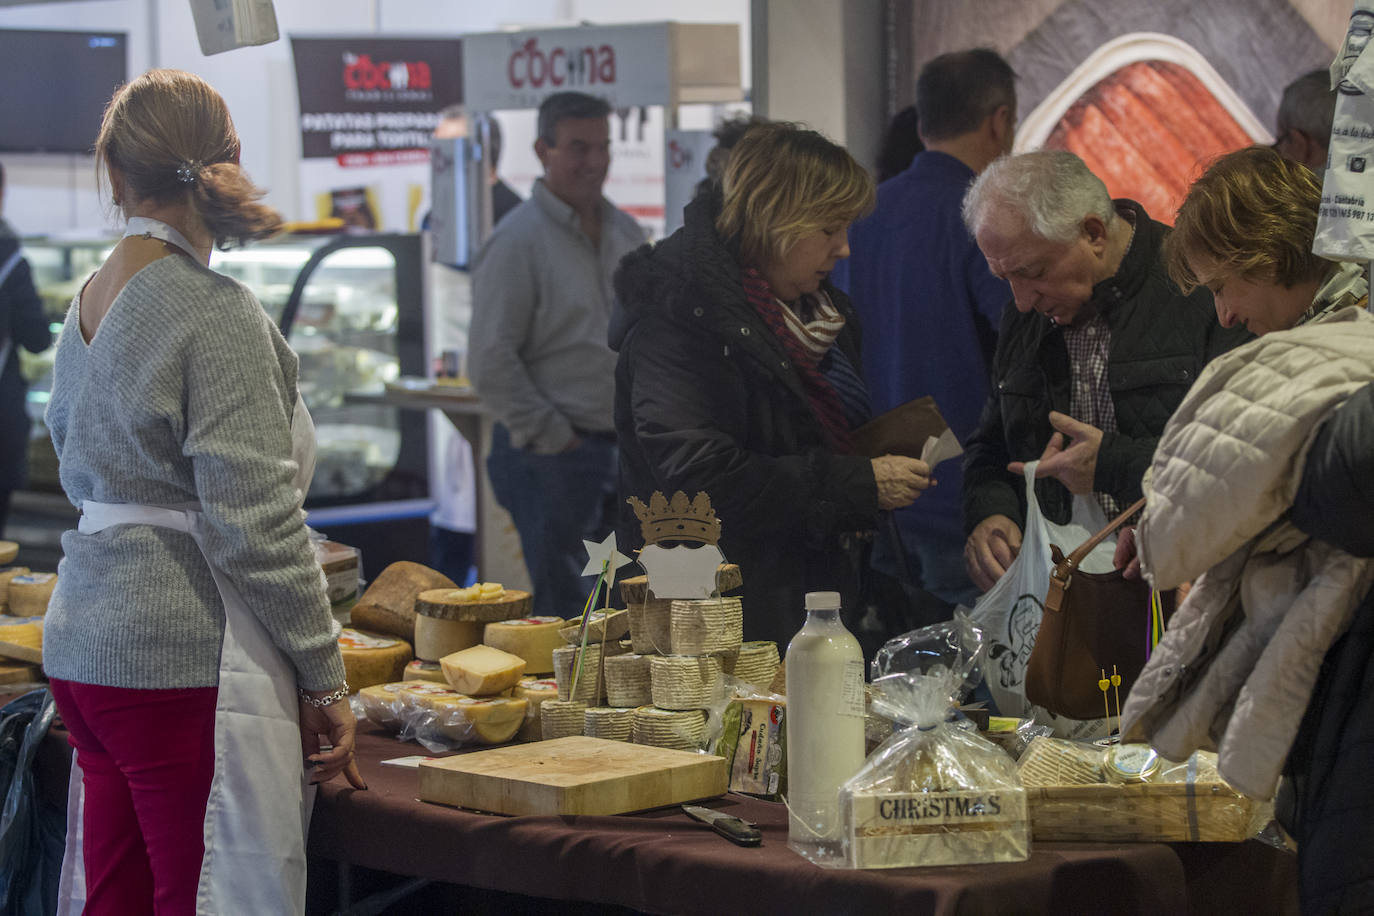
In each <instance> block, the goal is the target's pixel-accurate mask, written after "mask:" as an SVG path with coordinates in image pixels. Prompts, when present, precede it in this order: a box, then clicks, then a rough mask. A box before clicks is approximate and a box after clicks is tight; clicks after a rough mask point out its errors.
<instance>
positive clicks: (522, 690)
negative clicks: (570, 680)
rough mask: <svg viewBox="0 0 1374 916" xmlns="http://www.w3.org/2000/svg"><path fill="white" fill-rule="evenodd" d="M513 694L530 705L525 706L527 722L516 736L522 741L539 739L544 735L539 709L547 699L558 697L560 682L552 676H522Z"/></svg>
mask: <svg viewBox="0 0 1374 916" xmlns="http://www.w3.org/2000/svg"><path fill="white" fill-rule="evenodd" d="M511 695H512V696H516V697H520V698H522V699H523V700H525V702H527V703H528V704H529V705H528V706H527V707H525V723H524V724H523V725H521V726H520V731H518V732H516V733H515V737H517V738H519V739H520V740H521V741H539V740H541V739H542V738H543V737H544V735H543V726H542V725H540V719H539V710H540V708H541V707H543V705H544V701H545V700H556V699H558V682H557V681H555V680H553V679H552V678H533V677H522V678H521V679H520V683H518V684H516V685H515V688H514V689H513V690H512V691H511Z"/></svg>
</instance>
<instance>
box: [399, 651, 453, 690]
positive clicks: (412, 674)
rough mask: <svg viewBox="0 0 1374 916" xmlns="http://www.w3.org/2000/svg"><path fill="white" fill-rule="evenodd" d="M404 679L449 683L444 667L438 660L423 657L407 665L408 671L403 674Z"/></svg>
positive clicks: (402, 678)
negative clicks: (430, 660) (432, 660)
mask: <svg viewBox="0 0 1374 916" xmlns="http://www.w3.org/2000/svg"><path fill="white" fill-rule="evenodd" d="M401 680H403V681H430V682H431V683H435V684H443V685H445V686H447V685H448V681H447V680H446V679H445V678H444V668H443V666H442V665H440V664H439V663H438V662H427V661H425V660H423V659H419V658H417V659H415V661H413V662H410V663H409V664H407V665H406V673H405V674H403V675H402V676H401Z"/></svg>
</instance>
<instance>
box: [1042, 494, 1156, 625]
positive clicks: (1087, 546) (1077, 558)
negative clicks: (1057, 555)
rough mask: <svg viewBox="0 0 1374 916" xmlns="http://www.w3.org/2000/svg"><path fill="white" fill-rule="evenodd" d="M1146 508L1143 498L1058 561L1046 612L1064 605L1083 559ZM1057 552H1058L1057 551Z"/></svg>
mask: <svg viewBox="0 0 1374 916" xmlns="http://www.w3.org/2000/svg"><path fill="white" fill-rule="evenodd" d="M1144 508H1145V497H1143V496H1142V497H1141V498H1140V499H1139V500H1138V501H1137V502H1136V503H1135V504H1134V505H1132V506H1131V507H1130V508H1129V509H1127V510H1126V511H1125V512H1122V513H1121V514H1120V515H1118V516H1117V517H1116V518H1114V519H1112V520H1111V521H1110V522H1108V523H1107V527H1105V528H1103V529H1102V530H1101V531H1099V532H1097V534H1094V535H1093V536H1092V537H1090V538H1088V539H1087V540H1086V541H1084V542H1083V543H1082V544H1079V545H1078V549H1077V550H1075V551H1074V552H1073V553H1071V554H1069V555H1068V556H1067V557H1064V558H1063V559H1059V560H1056V562H1055V564H1054V569H1052V570H1050V588H1049V591H1048V592H1047V593H1046V595H1045V610H1047V611H1057V610H1059V609H1060V608H1061V607H1062V606H1063V604H1064V593H1065V592H1066V591H1068V590H1069V586H1070V585H1071V584H1072V583H1073V574H1074V572H1076V571H1077V570H1078V564H1079V563H1082V562H1083V558H1084V557H1086V556H1087V555H1088V554H1090V553H1092V550H1093V548H1094V547H1096V546H1097V545H1098V544H1101V543H1102V542H1103V541H1105V540H1106V539H1107V538H1109V537H1111V536H1112V535H1113V534H1114V533H1116V530H1117V529H1118V528H1120V527H1121V526H1122V525H1124V524H1126V520H1127V519H1128V518H1130V517H1131V516H1133V515H1135V514H1136V513H1137V512H1139V511H1140V510H1141V509H1144ZM1056 552H1057V551H1056Z"/></svg>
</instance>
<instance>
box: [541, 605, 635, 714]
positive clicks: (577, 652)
mask: <svg viewBox="0 0 1374 916" xmlns="http://www.w3.org/2000/svg"><path fill="white" fill-rule="evenodd" d="M582 631H583V627H582V618H581V617H574V618H573V619H571V620H569V621H568V622H567V623H566V624H565V625H564V626H563V627H562V628H561V629H560V630H559V635H560V637H561V639H562V642H563V645H561V646H559V647H558V648H556V649H554V650H553V669H554V671H553V676H554V681H555V682H556V683H557V684H558V699H556V700H549V701H547V702H546V703H545V704H544V707H543V710H542V712H541V717H542V722H543V728H542V733H543V737H544V738H545V739H549V738H566V737H568V736H569V735H591V736H592V737H596V738H608V739H611V740H618V741H625V740H628V739H629V736H630V717H631V716H632V715H633V714H634V709H633V707H631V708H624V707H620V706H616V705H614V704H613V705H612V706H606V705H605V701H606V696H607V690H608V689H609V685H610V683H611V678H612V674H613V672H614V671H616V670H619V669H617V668H615V667H613V665H620V666H621V667H623V662H624V661H626V660H629V659H634V658H638V657H639V656H636V655H631V654H629V653H630V645H629V642H628V641H627V640H626V639H625V638H624V637H625V636H626V634H628V633H629V632H630V616H629V612H627V611H594V612H592V614H591V615H590V617H589V619H588V620H587V626H586V648H585V649H584V648H583V647H582V636H583V632H582Z"/></svg>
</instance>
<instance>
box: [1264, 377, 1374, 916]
mask: <svg viewBox="0 0 1374 916" xmlns="http://www.w3.org/2000/svg"><path fill="white" fill-rule="evenodd" d="M1293 523H1294V524H1296V525H1297V526H1298V527H1299V528H1301V529H1302V530H1303V531H1305V532H1307V533H1308V534H1310V535H1312V536H1313V537H1315V538H1320V539H1322V540H1324V541H1327V542H1329V543H1331V544H1335V545H1336V546H1337V547H1340V548H1341V549H1342V550H1347V551H1349V552H1350V553H1353V554H1354V555H1355V556H1359V557H1370V556H1374V385H1369V386H1366V387H1364V388H1362V389H1360V391H1358V392H1356V393H1355V395H1354V396H1353V397H1351V398H1350V400H1348V401H1346V402H1345V404H1343V405H1342V406H1341V407H1340V409H1339V410H1337V411H1336V413H1335V414H1333V415H1332V417H1331V419H1330V420H1329V421H1327V423H1326V425H1325V426H1324V427H1322V429H1321V431H1320V432H1319V433H1318V434H1317V438H1316V440H1315V441H1314V442H1313V443H1312V448H1311V449H1310V450H1309V451H1308V453H1307V464H1306V465H1305V467H1304V469H1303V475H1302V484H1301V487H1300V488H1299V489H1298V494H1297V498H1296V499H1295V500H1294V501H1293ZM1371 766H1374V591H1371V592H1370V593H1369V594H1367V595H1365V597H1364V600H1363V601H1362V602H1361V603H1360V605H1359V607H1357V608H1356V609H1355V618H1354V620H1353V621H1352V622H1351V624H1350V629H1349V630H1348V631H1347V632H1346V634H1345V635H1344V636H1342V637H1341V638H1340V639H1339V640H1338V641H1337V642H1336V644H1335V645H1334V646H1332V647H1331V649H1330V651H1328V652H1327V653H1326V659H1325V661H1324V662H1323V663H1322V669H1321V674H1320V675H1319V676H1318V678H1317V683H1316V685H1315V686H1314V687H1313V689H1312V699H1311V700H1310V701H1309V703H1308V707H1307V714H1306V716H1305V717H1304V719H1303V723H1302V727H1301V728H1300V729H1299V731H1298V736H1297V739H1296V740H1295V741H1294V742H1293V749H1292V751H1291V752H1289V755H1288V767H1287V770H1286V774H1285V775H1286V776H1287V780H1286V781H1285V785H1284V787H1283V789H1281V790H1280V793H1279V802H1278V807H1279V815H1280V818H1281V819H1282V820H1283V821H1284V826H1286V827H1287V828H1288V829H1289V831H1290V832H1291V833H1292V834H1293V837H1294V839H1296V840H1297V841H1298V893H1299V897H1300V898H1301V900H1302V911H1303V913H1305V914H1317V913H1323V914H1324V913H1367V912H1369V907H1370V902H1371V901H1374V793H1371V792H1370V791H1369V770H1370V767H1371Z"/></svg>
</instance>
